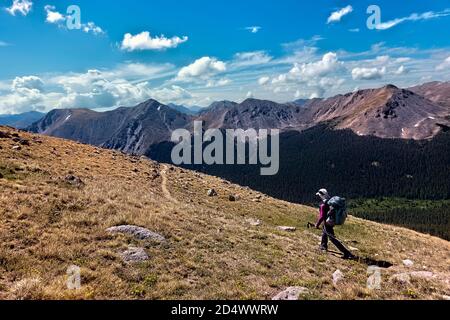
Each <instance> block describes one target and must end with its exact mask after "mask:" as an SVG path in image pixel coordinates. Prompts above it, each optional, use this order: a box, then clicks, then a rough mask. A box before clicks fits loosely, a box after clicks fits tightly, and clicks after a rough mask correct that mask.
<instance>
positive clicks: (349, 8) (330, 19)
mask: <svg viewBox="0 0 450 320" xmlns="http://www.w3.org/2000/svg"><path fill="white" fill-rule="evenodd" d="M352 12H353V7H352V6H350V5H348V6H346V7H345V8H342V9H340V10H338V11H335V12H333V13H332V14H331V15H330V16H329V17H328V20H327V23H328V24H330V23H334V22H339V21H341V19H342V18H343V17H344V16H346V15H348V14H349V13H352Z"/></svg>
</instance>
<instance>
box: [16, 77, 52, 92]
mask: <svg viewBox="0 0 450 320" xmlns="http://www.w3.org/2000/svg"><path fill="white" fill-rule="evenodd" d="M43 88H44V82H43V81H42V79H41V78H39V77H36V76H26V77H16V78H15V79H14V80H13V83H12V90H13V91H16V92H17V91H20V90H21V89H30V90H33V89H36V90H38V91H42V90H43Z"/></svg>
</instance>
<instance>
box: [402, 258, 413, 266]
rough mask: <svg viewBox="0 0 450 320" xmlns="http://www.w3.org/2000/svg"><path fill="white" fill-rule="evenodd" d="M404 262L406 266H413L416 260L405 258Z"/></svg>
mask: <svg viewBox="0 0 450 320" xmlns="http://www.w3.org/2000/svg"><path fill="white" fill-rule="evenodd" d="M402 262H403V264H404V265H405V267H412V266H413V265H414V262H413V261H411V260H409V259H406V260H403V261H402Z"/></svg>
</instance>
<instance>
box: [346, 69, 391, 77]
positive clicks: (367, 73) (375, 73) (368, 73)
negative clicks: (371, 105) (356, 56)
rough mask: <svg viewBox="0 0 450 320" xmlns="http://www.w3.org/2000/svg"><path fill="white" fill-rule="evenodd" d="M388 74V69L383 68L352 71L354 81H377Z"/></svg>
mask: <svg viewBox="0 0 450 320" xmlns="http://www.w3.org/2000/svg"><path fill="white" fill-rule="evenodd" d="M385 74H386V67H383V68H354V69H353V70H352V78H353V80H376V79H381V78H383V76H384V75H385Z"/></svg>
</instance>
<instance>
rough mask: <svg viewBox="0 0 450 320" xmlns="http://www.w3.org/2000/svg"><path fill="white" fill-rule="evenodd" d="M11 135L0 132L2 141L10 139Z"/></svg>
mask: <svg viewBox="0 0 450 320" xmlns="http://www.w3.org/2000/svg"><path fill="white" fill-rule="evenodd" d="M9 138H11V135H10V134H9V133H8V132H3V131H0V139H9Z"/></svg>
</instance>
